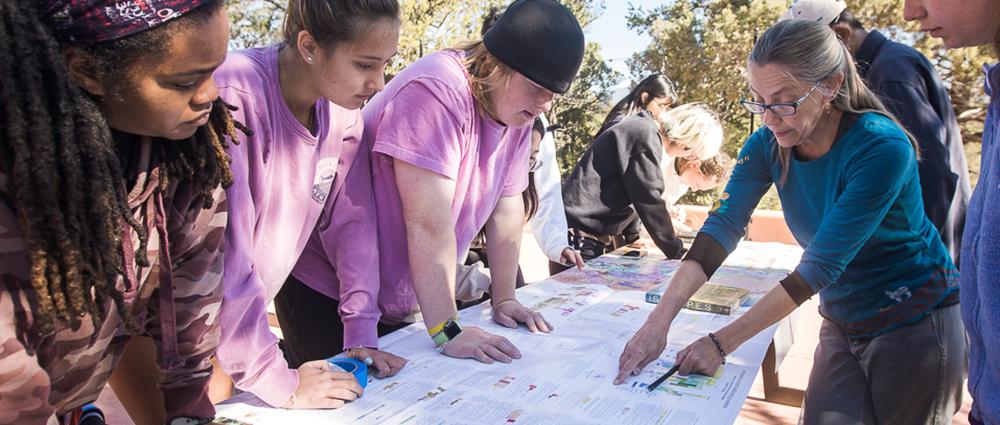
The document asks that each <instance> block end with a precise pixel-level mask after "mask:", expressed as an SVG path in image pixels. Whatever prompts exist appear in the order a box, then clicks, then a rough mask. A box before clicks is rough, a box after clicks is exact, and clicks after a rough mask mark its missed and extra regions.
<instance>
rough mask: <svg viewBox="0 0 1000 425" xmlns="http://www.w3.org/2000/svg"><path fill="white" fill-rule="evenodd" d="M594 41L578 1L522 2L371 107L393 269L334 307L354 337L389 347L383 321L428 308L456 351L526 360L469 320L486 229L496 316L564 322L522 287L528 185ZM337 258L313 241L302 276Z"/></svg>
mask: <svg viewBox="0 0 1000 425" xmlns="http://www.w3.org/2000/svg"><path fill="white" fill-rule="evenodd" d="M583 46H584V42H583V33H582V31H581V30H580V26H579V23H578V22H577V20H576V18H575V17H573V15H572V13H571V12H570V11H569V10H568V9H566V7H565V6H563V5H561V4H559V3H558V2H556V1H554V0H532V1H523V0H521V1H516V2H514V3H513V4H511V5H510V7H508V8H507V11H506V12H504V14H503V15H502V16H501V17H500V18H499V20H498V21H497V22H496V24H494V26H493V28H492V29H490V30H489V31H488V32H487V33H486V34H485V36H484V39H483V41H481V42H475V43H470V44H467V45H464V46H460V47H458V48H456V49H452V50H445V51H442V52H438V53H434V54H431V55H429V56H426V57H424V58H422V59H420V60H418V61H417V62H415V63H413V64H411V65H410V66H408V67H407V68H406V69H404V70H403V71H402V72H401V73H399V74H398V75H397V76H396V77H395V78H394V79H393V80H392V82H391V83H389V84H388V85H387V86H386V90H385V91H384V92H382V93H380V94H379V95H378V96H376V97H375V98H374V99H372V101H371V103H369V104H368V105H366V106H365V109H364V117H365V135H364V143H365V145H366V147H367V146H370V149H371V152H372V154H371V155H372V157H371V161H372V174H373V186H374V190H375V203H376V211H377V216H378V241H379V252H378V259H379V263H380V271H381V278H380V280H379V285H378V286H377V287H376V286H375V285H371V284H369V285H368V286H366V287H354V288H346V289H345V287H343V286H342V287H341V289H340V296H341V298H339V312H333V311H331V312H330V314H331V316H334V315H336V314H339V315H340V318H341V320H342V321H343V335H344V347H346V348H349V349H352V350H351V351H352V352H368V351H369V350H371V349H373V348H375V347H377V343H378V341H377V337H378V331H379V328H378V327H377V324H378V323H379V322H381V323H383V324H395V323H399V322H401V321H403V320H404V319H405V318H406V317H407V316H408V315H409V314H410V313H411V312H412V311H413V309H414V307H416V306H418V305H419V307H420V310H421V312H422V313H423V317H424V321H425V324H426V325H427V329H428V331H429V333H430V336H431V338H432V339H433V340H434V341H435V342H436V343H437V345H438V346H439V348H440V349H441V351H442V352H443V353H444V354H445V355H448V356H452V357H460V358H475V359H477V360H479V361H482V362H484V363H492V362H493V361H502V362H510V361H511V360H512V359H514V358H518V357H520V352H519V351H518V350H517V348H516V347H514V346H513V344H511V343H510V341H508V340H506V339H504V338H502V337H500V336H497V335H492V334H490V333H488V332H486V331H484V330H482V329H479V328H475V327H466V328H465V329H462V328H461V326H460V325H459V324H458V323H457V322H456V320H457V312H456V307H455V293H454V287H455V277H456V272H455V267H456V264H458V263H459V262H460V261H463V260H464V259H465V253H466V251H467V250H468V248H469V245H470V243H471V242H472V240H473V238H474V237H475V236H476V234H477V233H478V232H479V230H480V229H485V233H486V246H487V252H488V253H489V256H490V260H491V261H490V262H491V264H490V265H491V272H492V273H491V274H492V277H493V284H492V285H491V296H492V300H493V301H492V302H493V310H492V314H493V319H494V320H495V321H496V322H497V323H499V324H501V325H504V326H508V327H516V326H518V323H522V324H524V325H525V326H527V328H528V329H530V330H531V331H542V332H548V331H549V330H550V329H551V326H549V324H548V323H547V322H546V321H545V319H544V318H542V316H541V315H539V314H538V313H537V312H535V311H533V310H531V309H529V308H527V307H525V306H523V305H521V304H520V303H519V302H518V301H517V299H516V297H515V295H514V279H515V274H516V270H517V263H518V252H519V244H520V240H521V234H522V229H523V226H524V218H525V217H524V206H523V204H522V201H521V192H523V191H524V189H525V187H526V186H527V183H528V182H527V179H528V158H529V154H530V149H531V145H530V133H531V124H532V122H533V121H534V119H535V117H537V116H538V115H539V114H541V113H542V112H544V111H546V110H548V109H549V107H550V106H551V103H552V99H553V97H554V95H555V94H556V93H565V92H566V91H567V90H568V89H569V85H570V83H571V81H572V80H573V78H574V77H575V76H576V72H577V70H578V69H579V66H580V63H581V61H582V57H583ZM310 252H313V253H317V254H320V255H314V256H311V255H310ZM328 269H329V261H328V259H327V258H324V256H323V255H321V252H320V250H310V249H307V250H306V253H305V254H304V255H303V257H302V258H301V259H300V261H299V264H298V265H297V266H296V270H295V273H294V276H295V277H296V278H298V279H300V280H301V281H302V282H304V283H308V282H310V281H312V280H316V279H322V278H323V276H324V275H326V274H328V272H324V270H328ZM345 284H346V283H345ZM328 322H329V321H327V323H328Z"/></svg>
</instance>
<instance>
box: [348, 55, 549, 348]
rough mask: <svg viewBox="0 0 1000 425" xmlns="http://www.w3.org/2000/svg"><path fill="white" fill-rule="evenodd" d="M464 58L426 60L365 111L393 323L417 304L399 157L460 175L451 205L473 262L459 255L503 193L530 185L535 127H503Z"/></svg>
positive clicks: (386, 308)
mask: <svg viewBox="0 0 1000 425" xmlns="http://www.w3.org/2000/svg"><path fill="white" fill-rule="evenodd" d="M463 56H464V54H462V53H460V52H456V51H452V50H446V51H442V52H438V53H434V54H431V55H428V56H426V57H424V58H421V59H420V60H418V61H416V62H414V63H413V64H412V65H410V66H408V67H407V68H406V69H404V70H403V71H402V72H400V73H399V75H397V76H396V77H395V78H393V80H392V82H390V83H389V85H387V86H386V88H385V91H383V92H382V93H380V94H379V95H378V96H376V97H375V98H374V99H373V100H372V101H371V103H369V104H368V105H367V106H365V108H364V110H363V113H364V118H365V135H364V138H365V141H366V142H369V141H371V142H373V143H372V149H373V153H372V172H373V174H374V180H373V187H374V189H375V204H376V208H377V211H378V235H379V263H380V265H381V268H380V270H381V287H380V288H379V306H380V308H381V309H382V314H383V317H384V318H385V319H386V320H387V321H390V322H391V321H398V320H401V319H403V318H404V317H406V316H407V315H408V314H409V313H410V312H411V311H412V309H413V307H414V306H415V305H416V296H415V295H414V292H413V281H412V277H411V276H410V264H409V257H408V254H407V243H406V228H405V224H404V221H403V208H402V203H401V201H400V198H399V189H398V188H397V187H396V176H395V169H394V167H393V159H397V160H400V161H404V162H406V163H409V164H413V165H415V166H418V167H421V168H424V169H427V170H430V171H432V172H435V173H437V174H440V175H443V176H445V177H447V178H449V179H452V180H454V181H455V196H454V200H453V202H452V204H451V208H450V209H449V211H450V213H451V216H452V219H453V220H454V222H455V240H456V242H457V247H458V251H457V252H455V254H454V255H455V261H456V262H457V261H464V260H465V259H464V258H458V257H459V255H461V253H464V252H465V251H466V250H467V249H468V247H469V245H470V244H471V243H472V240H473V238H475V236H476V234H477V233H479V230H480V229H482V228H483V226H484V225H485V224H486V221H487V219H489V217H490V215H491V214H492V213H493V209H494V208H495V207H496V205H497V202H498V201H499V200H500V198H501V197H504V196H515V195H517V196H520V194H521V192H523V191H524V190H525V188H527V185H528V158H529V156H530V154H531V139H530V137H531V126H530V125H525V126H523V127H520V128H512V127H507V126H503V125H500V124H499V123H497V122H496V121H494V120H493V119H491V118H489V116H487V115H486V114H485V113H484V112H482V111H481V110H480V109H479V108H478V107H477V103H476V101H475V100H474V98H473V97H472V89H471V86H470V85H469V76H468V74H467V72H466V69H465V66H464V65H463V63H462V59H463ZM443 209H444V208H442V210H443ZM442 212H444V211H442ZM374 331H375V329H371V332H374Z"/></svg>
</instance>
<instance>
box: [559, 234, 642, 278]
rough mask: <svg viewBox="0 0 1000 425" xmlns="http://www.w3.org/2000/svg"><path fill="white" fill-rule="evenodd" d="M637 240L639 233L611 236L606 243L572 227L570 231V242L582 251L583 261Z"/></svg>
mask: <svg viewBox="0 0 1000 425" xmlns="http://www.w3.org/2000/svg"><path fill="white" fill-rule="evenodd" d="M637 240H639V235H615V236H612V237H611V243H604V242H601V241H598V240H596V239H593V238H591V237H588V236H583V235H582V234H580V233H577V232H575V231H574V230H572V229H571V230H570V231H569V244H570V246H572V247H573V248H574V249H576V250H577V251H580V256H581V257H583V261H590V260H593V259H595V258H597V257H600V256H602V255H604V254H607V253H609V252H611V251H614V250H616V249H618V248H621V247H623V246H625V245H628V244H630V243H632V242H635V241H637ZM550 270H551V268H550Z"/></svg>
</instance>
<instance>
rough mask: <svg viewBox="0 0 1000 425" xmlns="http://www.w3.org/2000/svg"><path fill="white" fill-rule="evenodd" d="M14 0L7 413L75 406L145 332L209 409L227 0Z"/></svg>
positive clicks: (3, 79) (6, 213) (1, 296)
mask: <svg viewBox="0 0 1000 425" xmlns="http://www.w3.org/2000/svg"><path fill="white" fill-rule="evenodd" d="M131 6H132V7H131V9H129V10H128V12H129V13H127V14H126V13H117V9H115V7H116V5H115V3H114V2H105V1H77V0H48V1H27V0H5V1H3V2H0V68H2V71H0V98H2V99H4V102H3V104H2V106H0V131H2V135H0V318H2V320H0V344H2V345H3V347H4V349H3V350H0V376H3V379H0V423H2V424H19V425H20V424H44V423H48V424H57V423H62V424H72V423H74V421H76V420H79V418H80V417H81V415H82V410H81V409H82V408H83V407H84V406H86V405H87V404H88V403H91V402H93V401H95V400H96V399H97V397H98V395H99V394H100V392H101V390H102V389H103V388H104V386H105V384H106V382H107V381H108V377H109V376H110V375H111V372H112V371H113V370H115V368H116V365H117V363H118V360H119V358H120V357H121V355H122V351H123V350H124V348H125V345H126V343H127V342H128V341H129V338H130V336H133V335H148V336H151V337H152V338H153V340H154V341H155V342H156V348H155V349H156V351H157V360H158V365H159V369H160V370H159V371H157V372H158V374H161V376H160V381H159V387H160V389H161V390H162V394H163V400H162V402H163V403H164V404H165V409H166V415H167V416H166V418H164V420H163V421H162V422H161V423H163V422H167V420H168V419H169V420H171V421H172V423H184V424H190V423H206V422H208V421H210V420H211V418H212V417H213V416H214V412H215V410H214V407H213V405H212V402H211V401H210V400H209V398H208V396H207V393H206V388H207V385H208V379H209V376H210V375H211V372H212V364H211V361H210V358H211V356H212V353H213V352H214V351H215V348H216V344H217V343H218V338H219V323H218V321H217V319H216V318H217V317H218V311H219V307H220V303H221V299H222V284H221V273H222V268H223V256H222V245H223V231H224V226H225V224H226V219H227V212H226V203H225V202H224V198H225V195H224V192H223V189H222V187H223V186H228V185H230V184H231V183H232V179H233V176H232V172H231V171H230V168H229V155H228V153H227V145H228V144H227V143H226V141H225V139H226V138H227V137H228V138H230V139H235V137H236V132H237V128H240V127H242V126H241V125H239V124H237V123H235V122H234V121H233V120H232V117H231V116H230V111H231V107H229V106H228V105H226V104H225V103H224V102H222V101H220V100H218V93H217V91H216V88H215V82H214V80H213V79H212V72H213V71H214V70H215V68H216V67H218V66H219V65H220V64H221V63H222V61H223V60H224V59H225V56H226V46H227V43H228V36H229V25H228V23H227V18H226V14H225V12H224V10H223V2H222V1H218V0H204V1H202V0H149V1H145V2H142V3H134V4H132V5H131Z"/></svg>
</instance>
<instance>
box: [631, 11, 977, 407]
mask: <svg viewBox="0 0 1000 425" xmlns="http://www.w3.org/2000/svg"><path fill="white" fill-rule="evenodd" d="M746 79H747V83H748V85H749V90H748V91H749V95H748V97H747V98H744V99H742V100H740V104H741V105H742V106H743V107H745V108H746V109H747V111H748V112H750V113H753V114H756V115H762V119H763V121H762V122H763V123H764V127H761V128H760V129H758V130H757V131H756V132H754V133H753V134H752V135H751V136H750V137H749V139H748V140H747V141H746V143H745V144H744V145H743V148H742V150H741V151H740V155H739V159H738V160H737V161H736V166H735V169H734V170H733V175H732V178H730V180H729V183H728V184H727V185H726V190H725V193H724V194H723V195H722V196H721V197H720V199H719V201H718V202H717V204H716V205H717V207H716V208H714V209H713V211H712V212H711V214H710V215H709V217H708V219H707V220H706V221H705V225H704V226H702V227H701V229H700V231H699V232H698V235H697V236H696V237H695V240H694V243H693V244H692V245H691V250H690V251H689V252H688V254H687V256H686V257H685V258H684V260H683V261H682V262H681V264H680V266H679V267H678V269H677V271H676V272H675V273H674V274H673V276H672V277H671V279H670V283H669V286H668V288H667V292H666V293H665V294H664V295H663V298H662V299H661V302H660V303H659V304H657V306H656V308H655V309H653V311H652V312H651V313H650V314H649V317H648V318H647V319H646V322H645V323H644V324H643V325H642V327H641V328H640V329H639V330H638V331H637V332H636V333H635V335H634V336H633V337H632V338H631V340H629V342H628V343H627V344H626V345H625V348H624V350H622V354H621V357H620V358H619V372H618V376H617V377H616V378H615V381H614V382H615V383H616V384H621V383H623V382H624V381H625V380H626V379H627V378H628V377H629V376H631V375H635V374H637V373H638V372H639V371H640V370H641V369H642V368H643V367H645V365H647V364H649V362H651V361H653V360H655V359H657V358H659V357H660V355H661V353H662V352H663V350H664V348H665V346H666V343H667V338H668V336H669V334H670V327H671V323H672V322H673V319H674V318H675V317H676V316H677V314H678V313H679V312H680V310H681V308H682V306H684V304H685V303H687V301H688V299H689V298H691V296H692V295H693V294H694V293H695V292H696V291H697V290H698V289H699V287H701V286H702V285H703V284H704V283H705V282H706V281H707V280H708V279H710V278H711V276H712V275H713V273H714V272H715V271H716V270H718V268H719V267H720V266H721V265H722V262H723V261H724V260H725V259H726V257H727V256H728V255H729V254H730V253H731V252H732V251H733V250H734V249H736V246H737V244H738V243H739V240H740V238H741V237H742V236H743V235H744V234H745V233H746V225H747V222H748V221H749V220H750V216H751V214H752V213H753V210H754V208H755V207H756V205H757V203H758V202H759V201H760V198H761V197H762V196H763V195H764V193H766V192H767V191H768V190H769V188H770V187H772V186H776V189H777V192H778V196H780V198H781V202H782V206H783V207H784V209H783V210H782V213H783V214H784V217H785V220H786V222H787V223H788V228H789V229H791V231H792V234H793V235H794V236H795V239H796V240H797V241H798V242H799V244H800V245H802V247H803V248H804V252H803V254H802V258H801V261H800V262H799V264H798V265H797V266H796V267H795V270H794V271H793V272H792V273H791V274H789V275H788V277H787V278H785V279H782V280H781V281H780V282H775V283H776V285H775V286H774V287H773V289H771V290H770V291H768V292H767V294H765V295H764V296H763V297H762V298H761V299H759V300H757V301H755V302H754V304H753V306H752V307H751V308H750V309H749V310H748V311H747V312H746V313H744V314H743V315H741V316H740V317H738V318H736V319H735V320H734V321H732V322H731V323H729V324H727V325H726V326H724V327H722V328H721V329H718V330H716V331H715V332H714V333H709V334H708V335H705V336H703V337H701V338H698V339H697V340H695V341H694V342H693V343H691V344H689V345H688V346H687V347H686V348H684V349H682V350H679V351H678V352H677V355H676V358H675V360H674V363H675V364H676V365H677V366H678V371H677V372H678V373H679V374H681V375H687V374H689V373H699V374H706V375H713V374H714V373H715V372H716V371H717V370H718V369H719V367H720V366H721V365H722V364H723V363H725V361H726V357H727V355H728V354H727V353H732V352H734V351H736V350H737V349H738V348H739V347H740V346H741V345H742V344H743V343H745V342H746V341H747V340H749V339H750V338H752V337H753V336H754V335H756V334H758V333H759V332H761V331H763V330H764V329H766V328H768V327H769V326H771V325H773V324H775V323H777V322H778V321H779V320H781V319H782V318H783V317H785V316H787V315H789V314H791V313H792V312H793V311H794V310H795V309H796V308H798V306H799V305H801V304H802V303H803V302H805V301H806V300H808V299H809V298H810V297H812V296H813V295H816V294H818V295H819V300H820V307H819V308H820V313H821V314H822V315H823V324H822V327H821V328H820V332H819V345H818V346H817V347H816V354H815V356H814V362H813V366H812V370H811V371H810V373H809V385H808V386H807V388H806V394H805V400H804V401H803V405H802V419H801V423H803V424H806V425H813V424H821V425H822V424H868V423H880V424H936V425H945V424H951V417H952V415H954V414H955V412H957V411H958V409H959V408H960V407H961V405H962V382H963V381H964V379H965V366H966V361H965V356H966V348H967V345H966V341H965V333H964V332H963V328H962V321H961V318H960V316H959V308H958V305H957V304H958V297H959V293H958V271H957V270H956V269H955V266H954V264H953V263H952V262H951V257H950V256H949V255H948V251H947V250H946V249H945V247H944V244H943V243H942V242H941V238H940V237H939V236H938V235H937V232H936V231H935V229H934V226H933V224H931V222H930V220H929V219H928V218H927V215H926V214H924V212H923V210H922V208H920V202H921V198H920V181H919V176H918V172H917V158H918V153H917V144H916V141H915V140H913V139H912V138H910V137H908V136H907V134H906V132H905V131H904V130H903V129H902V127H901V126H900V125H899V123H898V122H897V121H896V120H895V119H894V118H893V117H892V115H891V114H889V113H888V112H886V109H885V107H884V106H883V105H882V103H881V101H879V99H878V97H877V96H876V95H875V94H874V93H872V91H871V90H869V89H868V88H867V87H866V86H865V84H864V81H863V80H862V79H861V77H860V75H858V71H857V68H856V67H855V65H854V61H853V59H852V58H851V54H850V52H849V51H848V50H847V48H846V47H845V46H844V45H843V44H842V43H841V42H840V41H839V40H838V39H837V36H836V34H835V33H834V32H833V30H831V29H830V28H829V27H828V26H827V25H826V24H824V23H818V22H816V21H810V20H800V19H790V20H785V21H782V22H778V23H777V24H775V25H774V26H772V27H771V28H769V29H768V30H767V31H765V32H764V33H763V34H762V35H761V37H760V38H759V39H758V40H757V42H756V43H755V44H754V47H753V50H752V51H751V53H750V55H749V57H748V58H747V74H746ZM963 292H964V289H963ZM901 382H906V383H907V385H900V383H901Z"/></svg>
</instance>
